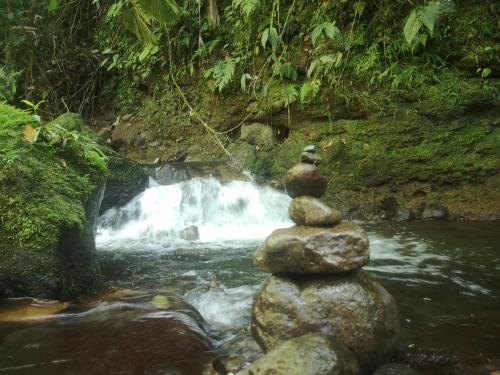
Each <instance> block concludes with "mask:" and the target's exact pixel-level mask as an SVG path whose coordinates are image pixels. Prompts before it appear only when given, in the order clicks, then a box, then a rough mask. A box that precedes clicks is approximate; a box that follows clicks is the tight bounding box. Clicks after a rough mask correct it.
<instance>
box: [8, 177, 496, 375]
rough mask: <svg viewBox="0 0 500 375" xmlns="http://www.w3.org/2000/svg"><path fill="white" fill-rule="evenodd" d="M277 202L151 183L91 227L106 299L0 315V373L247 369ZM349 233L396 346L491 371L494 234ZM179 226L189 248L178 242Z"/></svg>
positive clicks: (457, 227) (201, 185) (406, 229)
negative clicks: (359, 237) (396, 318)
mask: <svg viewBox="0 0 500 375" xmlns="http://www.w3.org/2000/svg"><path fill="white" fill-rule="evenodd" d="M289 202H290V198H289V197H288V196H286V195H285V194H282V193H280V192H277V191H275V190H272V189H270V188H263V187H258V186H257V185H255V184H253V183H251V182H242V181H235V182H232V183H229V184H224V185H222V184H220V183H219V182H218V181H216V180H215V179H211V178H196V179H193V180H190V181H185V182H181V183H178V184H174V185H168V186H159V185H157V184H154V182H153V183H152V186H151V187H150V188H149V189H147V190H146V191H145V192H144V193H142V194H141V195H140V196H138V197H136V198H135V199H134V200H133V201H131V202H130V203H129V204H128V205H127V206H125V207H122V208H121V209H112V210H110V211H108V212H106V213H105V214H104V215H103V216H102V217H101V220H100V227H99V229H98V236H97V246H98V250H99V258H100V262H101V268H102V272H103V274H104V276H105V279H106V283H107V285H108V286H109V287H110V288H113V290H114V291H115V292H116V293H118V297H116V296H115V297H116V298H112V297H100V298H99V299H97V300H92V301H79V302H78V303H72V304H69V303H68V304H64V303H57V302H48V301H36V300H30V299H19V300H7V301H2V302H0V344H1V345H0V373H5V374H35V373H36V374H55V373H61V374H66V373H68V374H87V373H96V374H111V373H120V374H134V373H147V374H157V373H158V374H160V373H161V374H186V375H187V374H189V375H190V374H197V373H201V372H200V368H202V367H203V365H204V363H205V362H209V361H210V360H211V359H212V358H213V357H214V356H215V355H216V354H217V353H216V352H217V350H215V351H214V348H215V349H217V348H218V351H219V352H220V351H230V352H233V353H240V354H242V355H244V356H246V358H247V359H248V360H251V359H252V358H254V357H255V356H257V355H259V351H258V348H257V347H256V346H255V344H253V343H252V341H251V340H250V338H249V337H250V335H249V332H248V324H249V319H250V308H251V303H252V298H253V295H254V294H255V293H256V292H257V290H258V288H259V286H260V285H261V283H262V282H263V280H264V279H265V278H266V276H267V275H266V274H265V273H263V272H261V271H259V270H258V269H256V268H255V267H254V265H253V256H254V252H255V250H256V248H257V247H258V246H260V245H261V244H262V242H263V240H264V239H265V237H266V236H267V235H269V234H270V233H271V232H272V231H273V230H274V229H277V228H280V227H286V226H290V225H292V224H293V223H291V222H290V221H289V219H288V217H287V208H288V204H289ZM363 226H364V227H365V229H366V230H367V232H368V235H369V239H370V245H371V261H370V263H369V265H368V266H367V267H366V268H365V269H367V270H369V271H370V272H371V273H373V274H374V275H375V277H376V278H377V279H378V281H379V282H381V283H382V284H383V285H384V286H385V287H386V289H387V290H388V291H389V292H391V293H392V294H393V296H394V297H395V299H396V303H397V306H398V309H399V313H400V320H401V325H402V327H403V332H404V337H403V341H404V343H405V345H406V346H407V347H424V348H427V349H429V350H436V351H437V352H443V353H447V354H449V355H450V356H452V357H453V356H458V357H467V358H474V364H476V363H482V362H484V363H493V364H495V363H498V361H499V359H500V348H499V346H498V343H499V337H500V319H499V316H500V245H499V243H500V223H499V222H408V223H383V224H370V223H365V224H363ZM190 227H191V228H192V227H196V231H195V232H197V234H196V236H197V237H199V238H198V239H197V240H193V239H192V238H191V239H185V238H186V237H185V234H184V232H183V231H184V230H185V229H186V228H190ZM120 293H122V295H120ZM176 296H180V297H182V299H179V298H177V297H176ZM184 301H186V302H187V303H186V302H184ZM190 305H192V306H194V307H195V308H196V310H197V311H199V313H200V314H201V316H202V317H203V319H204V320H205V321H206V323H207V324H206V325H205V324H204V323H200V321H202V320H203V319H201V318H200V317H199V316H197V313H196V311H195V310H193V309H192V308H191V307H190ZM158 306H159V307H160V309H159V310H158V309H157V308H158ZM165 306H168V307H169V308H168V309H167V310H166V311H167V312H168V313H167V312H164V311H163V310H161V307H165ZM20 311H21V312H22V314H24V315H22V317H23V319H17V318H19V317H20V316H21V315H19V314H20V313H19V312H20ZM33 311H35V312H33ZM37 313H38V315H40V316H42V317H43V319H34V318H33V317H34V316H35V317H37ZM16 314H17V315H16ZM16 316H17V318H16ZM162 322H163V323H162ZM185 330H190V331H191V332H194V336H193V335H188V334H187V333H186V332H185ZM210 346H211V347H212V348H211V349H210V348H209V347H210ZM138 353H139V354H138ZM134 356H138V357H137V358H140V359H141V360H139V362H138V360H137V358H136V357H134ZM132 358H136V359H134V360H132ZM113 361H118V362H116V363H115V364H113V363H114V362H113ZM408 361H409V360H408ZM109 362H111V363H109ZM137 363H139V364H137ZM137 366H140V367H137ZM499 369H500V368H499ZM457 371H458V370H457ZM478 371H479V370H478ZM435 373H436V374H437V373H441V372H435ZM442 373H445V372H442ZM446 373H450V374H452V373H454V372H446ZM456 373H457V374H458V373H459V372H456ZM463 373H466V372H463ZM470 373H471V374H473V372H470ZM479 373H480V372H478V374H479Z"/></svg>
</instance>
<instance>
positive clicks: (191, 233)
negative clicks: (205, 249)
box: [179, 225, 200, 241]
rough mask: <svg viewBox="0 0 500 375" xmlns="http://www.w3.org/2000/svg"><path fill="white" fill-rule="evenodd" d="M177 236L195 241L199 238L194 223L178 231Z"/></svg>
mask: <svg viewBox="0 0 500 375" xmlns="http://www.w3.org/2000/svg"><path fill="white" fill-rule="evenodd" d="M179 237H180V238H182V239H183V240H186V241H197V240H198V239H199V238H200V233H199V231H198V227H197V226H196V225H191V226H190V227H187V228H184V229H183V230H181V231H180V232H179Z"/></svg>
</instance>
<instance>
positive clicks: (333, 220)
mask: <svg viewBox="0 0 500 375" xmlns="http://www.w3.org/2000/svg"><path fill="white" fill-rule="evenodd" d="M288 215H289V216H290V219H292V221H293V222H294V223H295V224H298V225H309V226H312V227H314V226H331V225H335V224H338V223H339V222H340V220H341V219H342V214H341V213H340V212H339V211H337V210H335V209H334V208H331V207H329V206H328V205H327V204H325V203H323V202H322V201H320V200H319V199H317V198H314V197H309V196H307V195H301V196H300V197H297V198H294V199H293V200H292V202H291V203H290V206H289V208H288Z"/></svg>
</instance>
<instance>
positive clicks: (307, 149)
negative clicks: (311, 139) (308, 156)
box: [304, 145, 316, 154]
mask: <svg viewBox="0 0 500 375" xmlns="http://www.w3.org/2000/svg"><path fill="white" fill-rule="evenodd" d="M304 152H311V153H313V154H314V153H315V152H316V145H307V146H306V147H304Z"/></svg>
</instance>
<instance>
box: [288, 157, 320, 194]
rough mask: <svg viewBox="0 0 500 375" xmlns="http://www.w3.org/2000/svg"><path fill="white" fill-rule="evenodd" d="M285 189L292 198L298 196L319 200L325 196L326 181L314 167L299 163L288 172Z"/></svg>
mask: <svg viewBox="0 0 500 375" xmlns="http://www.w3.org/2000/svg"><path fill="white" fill-rule="evenodd" d="M285 187H286V191H287V193H288V195H289V196H291V197H292V198H295V197H298V196H300V195H310V196H313V197H316V198H320V197H321V196H322V195H323V194H325V190H326V179H325V177H323V175H322V174H321V172H320V171H319V169H318V168H317V167H316V166H315V165H312V164H307V163H299V164H297V165H295V166H294V167H292V168H291V169H290V170H289V171H288V173H287V176H286V179H285Z"/></svg>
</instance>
